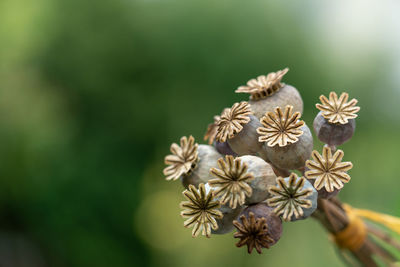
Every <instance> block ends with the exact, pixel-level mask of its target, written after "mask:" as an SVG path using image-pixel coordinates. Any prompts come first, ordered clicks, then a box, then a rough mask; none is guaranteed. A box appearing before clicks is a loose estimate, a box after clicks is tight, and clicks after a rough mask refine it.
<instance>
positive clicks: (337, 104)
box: [316, 92, 360, 124]
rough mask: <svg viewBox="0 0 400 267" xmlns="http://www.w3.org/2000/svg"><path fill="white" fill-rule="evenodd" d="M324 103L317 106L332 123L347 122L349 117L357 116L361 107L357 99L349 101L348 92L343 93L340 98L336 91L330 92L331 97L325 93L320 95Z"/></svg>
mask: <svg viewBox="0 0 400 267" xmlns="http://www.w3.org/2000/svg"><path fill="white" fill-rule="evenodd" d="M319 99H320V100H321V103H322V104H316V107H317V108H318V109H319V110H321V111H322V116H324V118H325V119H327V120H328V121H329V122H330V123H340V124H346V123H348V120H349V119H355V118H357V114H356V113H357V112H358V111H359V110H360V107H357V106H356V104H357V102H358V101H357V99H355V98H353V99H352V100H350V101H349V102H347V100H348V99H349V94H348V93H342V94H341V95H340V97H339V99H338V96H337V94H336V93H335V92H330V94H329V99H328V98H327V97H325V96H324V95H321V96H320V97H319Z"/></svg>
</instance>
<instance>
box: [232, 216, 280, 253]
mask: <svg viewBox="0 0 400 267" xmlns="http://www.w3.org/2000/svg"><path fill="white" fill-rule="evenodd" d="M240 220H241V221H242V222H241V223H240V222H239V221H237V220H235V221H233V225H235V227H236V228H237V229H238V232H236V233H235V234H234V237H235V238H240V240H239V241H238V242H237V243H236V246H237V247H242V246H244V245H247V252H248V253H249V254H250V253H251V252H252V251H253V249H254V248H255V249H256V251H257V252H258V253H259V254H261V253H262V250H261V249H262V248H269V247H270V246H271V244H273V243H274V240H273V239H272V237H271V236H270V234H269V231H268V225H267V223H266V219H265V218H264V217H261V218H256V217H255V215H254V213H253V212H249V215H248V218H247V217H246V216H245V215H242V216H240Z"/></svg>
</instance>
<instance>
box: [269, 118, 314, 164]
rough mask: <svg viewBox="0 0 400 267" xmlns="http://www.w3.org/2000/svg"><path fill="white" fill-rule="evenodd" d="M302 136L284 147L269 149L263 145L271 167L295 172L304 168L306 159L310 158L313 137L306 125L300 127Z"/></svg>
mask: <svg viewBox="0 0 400 267" xmlns="http://www.w3.org/2000/svg"><path fill="white" fill-rule="evenodd" d="M301 131H302V132H303V134H302V135H301V136H300V137H299V139H298V141H297V142H295V143H293V144H288V145H286V146H284V147H281V146H278V145H276V146H273V147H269V146H268V145H267V144H266V143H264V151H265V153H266V157H267V158H268V160H269V161H271V162H272V164H273V165H275V166H276V167H278V168H280V169H287V170H296V169H299V168H301V167H304V164H305V162H306V160H307V159H309V158H310V156H311V152H312V150H313V137H312V134H311V131H310V129H309V128H308V126H307V125H306V124H304V125H303V126H302V127H301Z"/></svg>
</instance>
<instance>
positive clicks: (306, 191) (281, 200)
mask: <svg viewBox="0 0 400 267" xmlns="http://www.w3.org/2000/svg"><path fill="white" fill-rule="evenodd" d="M276 181H277V183H278V186H273V187H271V188H270V189H269V192H270V194H271V195H272V197H271V198H269V199H268V200H267V203H268V205H269V206H271V207H275V209H274V212H275V213H276V214H277V215H282V218H283V220H285V221H293V220H296V219H302V218H304V217H305V215H306V216H309V215H311V213H312V212H314V210H315V208H316V205H315V206H314V205H313V201H312V200H310V196H312V197H313V200H314V199H315V200H314V202H315V203H316V200H317V196H318V194H317V192H316V191H315V189H314V190H313V187H312V186H311V184H310V182H308V181H307V180H306V178H304V177H300V178H299V177H297V175H296V174H295V173H291V174H290V176H289V177H287V178H282V177H279V178H277V179H276ZM313 206H314V207H313ZM309 209H311V210H309ZM305 210H307V214H306V213H305Z"/></svg>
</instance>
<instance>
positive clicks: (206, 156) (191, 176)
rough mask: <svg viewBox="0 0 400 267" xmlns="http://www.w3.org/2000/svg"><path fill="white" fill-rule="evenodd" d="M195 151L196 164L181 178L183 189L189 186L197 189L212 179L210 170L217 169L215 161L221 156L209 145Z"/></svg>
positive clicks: (199, 147) (200, 146)
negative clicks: (196, 153)
mask: <svg viewBox="0 0 400 267" xmlns="http://www.w3.org/2000/svg"><path fill="white" fill-rule="evenodd" d="M197 151H198V161H197V163H196V164H195V165H194V166H193V168H192V170H191V171H190V172H189V173H188V174H186V175H183V176H182V177H181V180H182V184H183V186H184V187H185V188H188V186H189V184H192V185H194V186H196V187H197V186H198V185H199V184H200V183H207V182H208V180H210V179H212V178H213V177H212V175H211V174H210V169H211V168H215V167H217V160H218V159H219V158H220V157H221V154H219V153H218V152H217V150H216V149H215V148H214V147H212V146H209V145H199V146H198V148H197Z"/></svg>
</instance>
